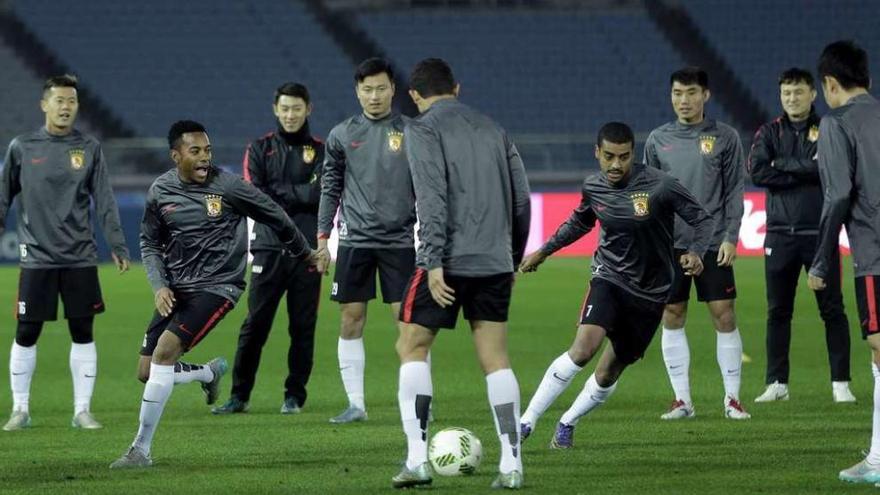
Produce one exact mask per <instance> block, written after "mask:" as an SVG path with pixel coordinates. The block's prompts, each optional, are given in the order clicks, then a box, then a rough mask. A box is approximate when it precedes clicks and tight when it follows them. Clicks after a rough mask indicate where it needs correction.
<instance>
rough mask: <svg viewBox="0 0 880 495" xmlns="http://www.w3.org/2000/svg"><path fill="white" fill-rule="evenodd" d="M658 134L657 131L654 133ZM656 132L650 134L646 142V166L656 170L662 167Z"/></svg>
mask: <svg viewBox="0 0 880 495" xmlns="http://www.w3.org/2000/svg"><path fill="white" fill-rule="evenodd" d="M654 132H656V131H654ZM654 132H651V134H648V139H646V140H645V157H644V158H645V159H644V160H643V161H644V162H645V165H647V166H649V167H654V168H657V169H659V168H661V167H660V159H659V158H658V157H657V143H656V142H655V137H654Z"/></svg>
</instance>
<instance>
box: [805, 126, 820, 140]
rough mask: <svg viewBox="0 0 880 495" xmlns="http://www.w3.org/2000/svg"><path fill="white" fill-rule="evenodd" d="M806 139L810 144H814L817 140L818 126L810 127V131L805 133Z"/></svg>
mask: <svg viewBox="0 0 880 495" xmlns="http://www.w3.org/2000/svg"><path fill="white" fill-rule="evenodd" d="M807 139H808V140H809V141H810V142H811V143H815V142H816V141H818V140H819V126H817V125H812V126H810V131H809V132H808V133H807Z"/></svg>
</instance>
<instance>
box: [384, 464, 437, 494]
mask: <svg viewBox="0 0 880 495" xmlns="http://www.w3.org/2000/svg"><path fill="white" fill-rule="evenodd" d="M433 481H434V479H433V478H431V467H430V465H429V463H427V462H423V463H421V464H419V466H418V467H416V468H415V469H409V468H407V467H406V463H405V462H404V463H403V468H401V469H400V472H399V473H397V474H396V475H395V476H394V477H393V478H391V486H393V487H394V488H413V487H416V486H427V485H430V484H431V482H433Z"/></svg>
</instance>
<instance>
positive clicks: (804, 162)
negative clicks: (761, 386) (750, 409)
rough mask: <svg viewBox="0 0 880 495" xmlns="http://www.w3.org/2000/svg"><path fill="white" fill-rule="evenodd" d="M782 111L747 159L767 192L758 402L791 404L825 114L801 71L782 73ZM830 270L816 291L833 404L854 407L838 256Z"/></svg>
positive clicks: (818, 207)
mask: <svg viewBox="0 0 880 495" xmlns="http://www.w3.org/2000/svg"><path fill="white" fill-rule="evenodd" d="M779 95H780V99H781V101H782V109H783V113H782V115H781V116H780V117H778V118H776V119H774V120H773V121H772V122H768V123H766V124H764V125H763V126H761V128H760V129H758V132H757V133H756V134H755V139H754V140H753V141H752V150H751V153H750V154H749V162H748V166H749V172H750V173H751V176H752V183H754V184H755V185H756V186H761V187H766V188H767V237H766V238H765V239H764V278H765V281H766V284H767V389H766V390H765V391H764V393H763V394H761V395H760V396H758V397H757V398H756V399H755V402H770V401H776V400H788V374H789V363H788V350H789V343H790V342H791V316H792V313H793V312H794V296H795V293H796V292H797V283H798V276H799V274H800V272H801V270H806V269H808V268H809V267H810V265H811V264H812V263H813V257H814V256H815V255H816V244H817V240H818V237H817V236H818V232H819V215H820V214H821V213H822V190H821V189H820V187H819V166H818V162H817V160H816V141H818V139H819V116H818V115H817V114H816V111H815V109H814V108H813V101H814V100H815V99H816V89H815V86H814V83H813V75H812V74H810V72H809V71H807V70H804V69H798V68H791V69H788V70H786V71H785V72H783V73H782V75H780V76H779ZM831 261H832V262H831V264H830V265H829V267H828V268H829V273H828V280H829V287H828V289H827V290H823V291H821V292H817V293H816V302H817V303H818V305H819V314H821V315H822V320H823V321H824V322H825V342H826V344H827V346H828V362H829V364H830V365H831V384H832V386H831V389H832V397H833V399H834V401H835V402H855V400H856V398H855V397H854V396H853V394H852V392H850V390H849V380H850V377H849V322H848V321H847V318H846V314H845V313H844V310H843V294H842V293H841V291H840V259H839V258H834V259H833V260H831Z"/></svg>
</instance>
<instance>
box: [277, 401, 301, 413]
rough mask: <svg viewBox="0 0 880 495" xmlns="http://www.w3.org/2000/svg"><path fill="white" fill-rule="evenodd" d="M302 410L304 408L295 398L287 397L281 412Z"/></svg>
mask: <svg viewBox="0 0 880 495" xmlns="http://www.w3.org/2000/svg"><path fill="white" fill-rule="evenodd" d="M301 412H302V408H301V407H299V402H297V401H296V399H295V398H293V397H285V399H284V404H281V414H299V413H301Z"/></svg>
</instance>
